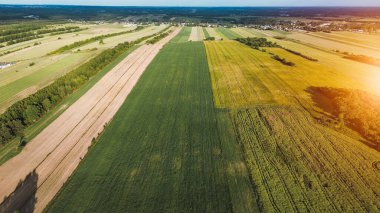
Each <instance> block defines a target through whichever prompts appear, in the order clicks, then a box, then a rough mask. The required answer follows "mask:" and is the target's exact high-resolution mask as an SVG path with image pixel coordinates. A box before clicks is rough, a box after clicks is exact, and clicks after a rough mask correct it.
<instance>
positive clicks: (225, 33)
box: [217, 27, 242, 40]
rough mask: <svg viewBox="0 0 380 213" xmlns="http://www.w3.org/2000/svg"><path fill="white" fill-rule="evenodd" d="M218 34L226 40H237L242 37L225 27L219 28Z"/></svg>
mask: <svg viewBox="0 0 380 213" xmlns="http://www.w3.org/2000/svg"><path fill="white" fill-rule="evenodd" d="M217 29H218V32H219V33H220V34H222V36H223V38H225V39H231V40H233V39H236V38H241V37H242V36H241V35H240V34H238V33H235V32H234V31H233V30H231V29H230V28H224V27H218V28H217Z"/></svg>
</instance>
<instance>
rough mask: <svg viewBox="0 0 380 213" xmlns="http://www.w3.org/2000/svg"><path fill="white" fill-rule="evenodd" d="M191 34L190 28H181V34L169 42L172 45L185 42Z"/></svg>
mask: <svg viewBox="0 0 380 213" xmlns="http://www.w3.org/2000/svg"><path fill="white" fill-rule="evenodd" d="M190 34H191V27H183V28H182V30H181V32H179V34H178V35H177V36H176V37H175V38H173V39H172V40H171V41H170V42H174V43H180V42H187V41H188V40H189V37H190Z"/></svg>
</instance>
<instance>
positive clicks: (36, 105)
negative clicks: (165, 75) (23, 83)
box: [0, 28, 168, 144]
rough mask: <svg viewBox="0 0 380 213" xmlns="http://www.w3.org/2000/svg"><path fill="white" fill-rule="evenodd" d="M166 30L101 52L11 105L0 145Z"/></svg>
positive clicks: (1, 124)
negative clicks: (97, 75) (127, 54)
mask: <svg viewBox="0 0 380 213" xmlns="http://www.w3.org/2000/svg"><path fill="white" fill-rule="evenodd" d="M167 29H168V28H165V29H164V30H163V31H160V32H159V33H156V34H154V35H150V36H145V37H143V38H140V39H137V40H136V41H134V42H124V43H121V44H118V45H117V46H116V47H114V48H112V49H108V50H104V51H103V52H102V53H100V54H99V55H98V56H96V57H95V58H93V59H91V60H90V61H88V62H87V63H85V64H83V65H81V66H80V67H78V68H76V69H74V70H73V71H71V72H69V73H67V74H66V75H64V76H62V77H60V78H58V79H57V80H56V81H55V82H53V83H52V84H50V85H49V86H47V87H44V88H42V89H40V90H39V91H37V92H36V93H34V94H32V95H30V96H29V97H27V98H25V99H23V100H20V101H18V102H16V103H15V104H13V105H12V106H11V107H9V108H8V109H7V110H6V111H5V112H4V113H3V114H2V115H0V143H2V144H6V143H7V142H9V141H10V140H12V139H14V138H16V137H18V136H19V137H21V138H22V137H23V135H24V131H25V129H26V128H27V127H29V126H30V125H32V124H34V123H36V122H37V121H38V120H39V119H41V118H42V117H43V116H44V115H45V114H46V113H47V112H48V111H50V110H51V109H53V108H54V107H56V106H57V105H58V104H59V103H60V102H62V101H63V99H64V98H66V97H67V96H69V95H71V94H72V93H73V92H74V91H76V90H77V89H78V88H79V87H80V86H82V85H83V84H85V83H86V82H87V81H88V80H89V79H90V78H91V77H93V76H94V75H96V74H97V73H98V72H100V71H101V70H102V69H104V67H106V66H107V65H108V64H110V63H111V62H112V61H114V60H115V59H116V58H117V57H119V56H120V55H121V54H123V53H124V52H125V51H127V50H128V49H130V48H131V47H132V46H134V45H136V44H139V43H141V42H142V41H144V40H146V39H149V38H151V37H154V36H156V35H158V34H161V33H162V32H164V31H166V30H167Z"/></svg>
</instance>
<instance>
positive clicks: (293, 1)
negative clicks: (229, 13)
mask: <svg viewBox="0 0 380 213" xmlns="http://www.w3.org/2000/svg"><path fill="white" fill-rule="evenodd" d="M0 4H68V5H108V6H111V5H112V6H113V5H115V6H116V5H122V6H380V0H0Z"/></svg>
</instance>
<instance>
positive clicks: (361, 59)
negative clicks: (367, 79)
mask: <svg viewBox="0 0 380 213" xmlns="http://www.w3.org/2000/svg"><path fill="white" fill-rule="evenodd" d="M343 58H346V59H350V60H353V61H357V62H361V63H365V64H370V65H374V66H378V67H380V59H377V58H373V57H370V56H366V55H354V54H346V55H345V56H343Z"/></svg>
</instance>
